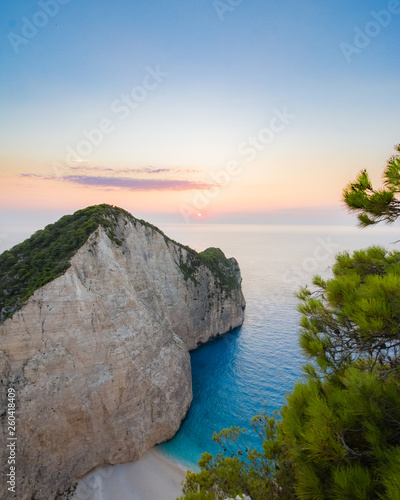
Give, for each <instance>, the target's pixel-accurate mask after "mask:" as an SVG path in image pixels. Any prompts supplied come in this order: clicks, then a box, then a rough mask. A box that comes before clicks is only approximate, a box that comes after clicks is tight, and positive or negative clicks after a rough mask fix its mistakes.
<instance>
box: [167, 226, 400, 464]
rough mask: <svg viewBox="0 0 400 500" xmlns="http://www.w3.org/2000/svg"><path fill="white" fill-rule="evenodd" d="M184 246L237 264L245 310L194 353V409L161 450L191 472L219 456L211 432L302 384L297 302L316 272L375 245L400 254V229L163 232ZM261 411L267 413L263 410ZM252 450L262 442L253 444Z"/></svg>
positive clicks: (277, 402)
mask: <svg viewBox="0 0 400 500" xmlns="http://www.w3.org/2000/svg"><path fill="white" fill-rule="evenodd" d="M160 227H161V229H162V230H163V231H164V232H165V233H166V234H167V235H168V236H170V237H172V238H173V239H175V240H176V241H179V242H180V243H183V244H186V245H189V246H191V247H192V248H194V249H196V250H198V251H201V250H204V249H205V248H207V247H210V246H215V247H219V248H221V249H222V250H223V251H224V253H225V254H226V256H227V257H235V258H236V259H237V260H238V262H239V265H240V268H241V272H242V278H243V283H242V287H243V292H244V295H245V298H246V302H247V307H246V311H245V321H244V324H243V326H242V327H241V328H239V329H237V330H236V331H234V332H232V333H229V334H227V335H225V336H224V337H222V338H220V339H218V340H215V341H213V342H210V343H208V344H206V345H204V346H202V347H200V348H199V349H197V350H196V351H193V352H192V353H191V361H192V375H193V393H194V398H193V403H192V406H191V409H190V410H189V413H188V415H187V417H186V418H185V420H184V421H183V423H182V425H181V428H180V430H179V432H178V433H177V435H176V436H175V437H174V438H173V439H172V440H171V441H169V442H168V443H164V444H162V445H161V446H159V451H161V452H162V453H164V454H165V455H167V456H168V457H169V458H171V459H173V460H175V461H177V462H180V463H182V464H184V465H186V466H188V467H190V468H194V467H195V466H196V464H197V462H198V460H199V459H200V456H201V453H203V452H204V451H209V452H211V453H215V452H216V451H218V449H219V447H217V446H216V445H215V443H213V441H212V435H213V432H214V431H220V430H221V429H223V428H224V427H230V426H231V425H239V426H241V427H247V428H249V419H250V418H251V417H253V416H254V415H255V414H256V413H257V412H259V411H261V410H267V411H268V413H272V411H273V410H275V409H279V408H280V407H281V406H282V404H283V403H284V402H285V394H287V393H288V392H289V391H291V390H292V388H293V386H294V384H295V382H296V381H297V380H299V379H300V378H301V364H302V363H303V361H304V360H303V358H302V355H301V352H300V349H299V347H298V343H297V335H298V322H299V314H298V313H297V311H296V305H297V302H298V301H297V299H296V297H295V296H294V294H295V292H296V291H297V290H298V289H299V287H300V285H305V284H307V283H310V281H311V279H312V276H313V275H314V274H316V273H318V274H321V275H322V276H324V277H329V276H330V273H331V270H330V267H331V265H332V263H333V261H334V256H335V254H336V253H338V252H341V251H344V250H357V249H361V248H366V247H368V246H371V245H377V244H378V245H382V246H385V247H387V248H389V249H399V248H400V244H399V243H397V244H393V242H394V241H395V240H397V239H399V238H400V230H399V229H398V228H394V227H391V228H387V227H376V228H373V229H364V230H359V229H357V228H352V227H333V226H331V227H330V226H323V227H322V226H261V225H260V226H255V225H254V226H253V225H175V224H174V225H172V224H171V225H166V224H165V225H161V226H160ZM263 404H264V405H265V406H263ZM249 439H250V441H251V444H252V445H257V444H259V442H258V441H257V439H256V438H255V437H252V436H250V437H249Z"/></svg>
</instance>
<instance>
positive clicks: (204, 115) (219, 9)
mask: <svg viewBox="0 0 400 500" xmlns="http://www.w3.org/2000/svg"><path fill="white" fill-rule="evenodd" d="M399 28H400V1H398V0H388V1H378V0H376V1H371V0H363V1H352V2H349V1H348V0H346V1H345V0H337V1H335V2H320V1H317V0H314V1H312V0H303V1H302V2H299V1H294V0H281V1H280V2H276V1H271V0H263V1H260V0H259V1H257V0H197V1H194V0H180V1H178V0H168V1H166V0H164V1H162V0H154V1H152V2H149V1H138V0H136V1H132V0H114V1H113V2H110V1H105V0H96V1H94V0H80V1H78V0H41V1H31V0H21V1H19V2H6V3H5V5H3V6H2V16H1V20H0V33H1V37H0V113H1V117H2V120H1V123H0V144H1V148H0V239H1V234H8V233H10V231H13V230H16V228H17V229H22V228H23V227H25V226H26V225H29V224H31V226H32V225H35V224H36V226H37V227H36V228H39V227H42V226H43V225H44V224H46V223H50V222H54V221H55V220H57V219H58V218H59V217H60V216H61V215H63V214H66V213H72V212H74V211H75V210H77V209H80V208H84V207H86V206H89V205H93V204H98V203H110V204H113V205H117V206H120V207H122V208H124V209H126V210H128V211H130V212H131V213H132V214H133V215H135V216H137V217H140V218H144V219H146V220H149V221H150V222H153V223H157V222H158V221H163V222H174V223H175V222H178V223H179V222H182V223H187V222H190V223H193V222H196V223H213V222H224V223H235V222H240V223H258V224H268V223H287V224H297V223H319V224H321V223H335V222H336V223H350V224H355V218H354V217H353V216H351V217H350V216H349V215H347V214H346V211H345V209H344V208H343V205H342V204H341V192H342V190H343V188H344V186H345V185H346V184H347V183H348V182H349V181H351V180H354V179H355V177H356V175H357V173H358V172H359V171H360V170H361V169H363V168H367V169H368V171H369V172H370V174H371V177H372V179H373V182H374V183H375V184H377V185H378V186H379V184H380V182H381V175H382V171H383V168H384V166H385V163H386V160H387V159H388V158H389V156H390V155H391V154H392V153H393V147H394V145H395V144H397V143H399V142H400V130H399V120H398V116H399V112H400V100H399V89H400V51H399V48H400V43H399V42H400V29H399ZM32 227H33V226H32Z"/></svg>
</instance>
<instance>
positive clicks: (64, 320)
mask: <svg viewBox="0 0 400 500" xmlns="http://www.w3.org/2000/svg"><path fill="white" fill-rule="evenodd" d="M115 210H118V209H115ZM114 216H115V217H114V219H113V220H114V222H113V224H114V225H113V227H112V237H110V228H109V227H108V228H105V227H103V225H100V226H99V227H98V228H97V229H96V230H95V231H94V232H93V233H92V234H91V235H90V237H89V238H88V240H87V241H86V243H85V244H84V245H83V246H82V247H81V248H80V249H79V250H78V251H77V252H76V254H75V255H74V256H73V257H72V259H71V265H70V267H69V268H68V269H67V271H66V272H65V273H64V274H63V275H61V276H59V277H58V278H56V279H55V280H53V281H51V282H50V283H48V284H46V285H45V286H43V287H41V288H39V289H38V290H36V291H35V292H34V294H33V295H32V296H31V297H30V298H29V299H28V301H27V302H26V303H25V305H23V307H22V308H21V309H20V310H18V311H17V312H15V313H14V315H13V316H12V317H11V318H9V319H7V320H6V321H5V322H4V323H3V324H2V325H0V374H1V394H0V397H1V407H2V408H3V409H5V408H6V405H7V391H8V389H10V388H12V389H14V390H15V394H16V405H17V413H16V417H17V418H16V436H17V448H16V493H15V495H14V496H13V493H12V492H10V491H8V490H7V486H8V485H7V474H8V473H9V471H10V465H9V464H8V463H7V462H8V460H7V459H8V455H9V453H8V451H9V448H7V446H6V445H7V443H8V442H9V441H8V440H7V438H8V437H9V434H8V432H9V431H8V421H7V412H6V411H3V412H2V415H1V425H2V432H1V434H0V447H1V453H2V457H1V465H0V467H1V484H0V497H1V498H18V499H30V498H32V499H33V498H35V499H36V500H49V499H51V498H54V497H55V495H56V494H57V492H62V491H64V490H65V489H67V488H68V487H69V486H71V485H72V484H73V483H74V482H75V481H76V479H77V478H80V477H82V476H83V475H85V474H86V473H87V472H89V471H90V470H92V469H93V468H95V467H97V466H99V465H102V464H117V463H123V462H128V461H134V460H137V459H139V458H140V457H141V455H142V454H143V453H144V452H145V451H146V450H148V449H149V448H151V447H152V446H154V445H155V444H157V443H160V442H162V441H165V440H167V439H169V438H171V437H172V436H173V435H174V434H175V432H176V431H177V430H178V428H179V425H180V422H181V420H182V419H183V418H184V416H185V414H186V412H187V410H188V408H189V406H190V403H191V399H192V389H191V370H190V357H189V349H193V348H195V347H196V346H197V345H198V344H199V343H203V342H206V341H207V340H209V339H210V338H212V337H214V336H217V335H221V334H223V333H225V332H227V331H229V330H231V329H233V328H235V327H237V326H239V325H241V324H242V322H243V309H244V305H245V303H244V299H243V295H242V292H241V289H240V281H241V279H240V272H239V268H238V265H237V263H236V261H235V260H234V259H229V260H228V259H225V257H224V256H223V254H222V252H220V251H218V250H217V249H209V250H207V251H206V252H204V253H203V254H197V253H196V252H194V251H193V250H191V249H189V248H187V247H183V246H182V245H179V244H177V243H176V242H173V241H172V240H170V239H169V238H167V237H166V236H165V235H164V234H163V233H162V232H160V231H159V230H157V229H156V228H154V227H153V226H151V225H148V224H145V223H143V222H142V221H138V220H137V219H134V218H133V217H131V216H129V217H128V216H127V215H126V213H124V212H123V211H120V212H117V213H115V212H114Z"/></svg>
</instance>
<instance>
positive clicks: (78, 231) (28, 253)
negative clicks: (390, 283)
mask: <svg viewBox="0 0 400 500" xmlns="http://www.w3.org/2000/svg"><path fill="white" fill-rule="evenodd" d="M121 215H122V216H124V217H125V218H127V219H128V220H130V221H131V222H132V223H133V224H134V225H136V224H137V223H139V224H141V225H143V226H146V227H149V228H151V230H153V231H157V232H158V233H160V234H161V235H162V236H163V237H164V239H165V241H166V243H167V244H168V243H169V242H172V243H174V244H176V245H178V247H179V248H180V249H181V250H182V249H185V250H186V251H187V260H186V262H187V265H186V266H185V264H183V261H182V259H181V262H180V263H179V266H180V268H181V271H182V273H183V275H184V277H185V279H189V278H190V279H192V281H194V282H195V283H196V280H195V273H196V270H197V268H198V266H200V265H206V266H207V267H208V268H209V269H210V270H211V272H213V274H214V276H215V281H216V283H217V284H219V285H220V286H221V287H222V288H224V289H226V290H228V291H229V290H232V289H233V288H237V287H238V286H239V283H238V280H237V278H236V275H235V273H234V271H233V270H232V261H230V260H228V259H227V258H226V257H225V255H224V254H223V252H221V250H219V249H216V248H210V249H207V250H205V251H204V252H202V253H197V252H196V251H194V250H192V249H191V248H189V247H186V246H183V245H181V244H179V243H177V242H175V241H174V240H172V239H170V238H168V237H167V236H166V235H165V234H164V233H163V232H162V231H160V230H159V229H158V228H157V227H155V226H153V225H152V224H149V223H148V222H145V221H143V220H140V219H136V218H135V217H133V216H132V215H131V214H130V213H129V212H126V211H125V210H123V209H121V208H118V207H114V206H111V205H106V204H103V205H95V206H91V207H88V208H85V209H83V210H78V211H77V212H75V213H74V214H73V215H65V216H64V217H62V218H61V219H60V220H58V221H57V222H56V223H54V224H50V225H48V226H46V227H45V228H44V229H43V230H40V231H37V232H36V233H35V234H33V235H32V236H31V237H30V238H28V239H27V240H25V241H24V242H23V243H20V244H19V245H16V246H15V247H13V248H12V249H11V250H7V251H5V252H4V253H3V254H1V255H0V323H1V322H3V321H5V320H6V319H8V318H10V317H11V316H12V315H13V314H14V313H15V312H16V311H17V310H19V309H20V308H21V307H22V305H23V304H24V303H25V302H26V301H27V300H28V299H29V297H30V296H31V295H32V294H33V293H34V292H35V290H37V289H39V288H41V287H42V286H44V285H46V284H47V283H49V282H51V281H53V280H55V279H56V278H58V277H59V276H61V275H63V274H64V273H65V271H66V270H67V269H68V268H69V267H70V262H71V258H72V257H73V256H74V255H75V254H76V252H77V251H78V250H79V249H80V248H81V247H82V246H83V245H84V244H85V243H86V241H87V240H88V238H89V236H90V235H91V234H92V233H93V232H94V231H96V229H97V228H98V227H99V226H100V225H101V226H102V227H103V228H104V229H105V231H106V233H107V235H108V237H109V238H110V240H111V241H113V242H114V244H116V245H118V246H121V245H122V244H123V241H122V240H121V239H120V237H119V236H120V234H119V231H118V228H117V225H118V220H119V218H120V217H121Z"/></svg>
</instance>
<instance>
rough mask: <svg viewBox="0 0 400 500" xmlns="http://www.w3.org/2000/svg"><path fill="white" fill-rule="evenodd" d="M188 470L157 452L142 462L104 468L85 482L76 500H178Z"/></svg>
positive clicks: (91, 473)
mask: <svg viewBox="0 0 400 500" xmlns="http://www.w3.org/2000/svg"><path fill="white" fill-rule="evenodd" d="M185 475H186V469H185V468H183V467H180V466H179V465H176V464H174V463H173V462H171V461H169V460H168V459H166V458H165V457H164V456H163V455H161V454H160V453H158V452H157V451H156V450H155V449H152V450H150V451H148V452H147V453H146V454H145V455H144V456H143V457H142V458H141V459H140V460H139V461H137V462H132V463H127V464H121V465H115V466H105V467H101V468H99V469H96V470H94V471H92V472H90V473H89V474H88V475H87V476H85V477H84V478H82V479H81V480H80V481H79V483H78V487H77V489H76V491H75V494H74V496H73V500H176V498H179V497H180V496H181V495H182V486H181V482H182V481H183V479H184V478H185Z"/></svg>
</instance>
